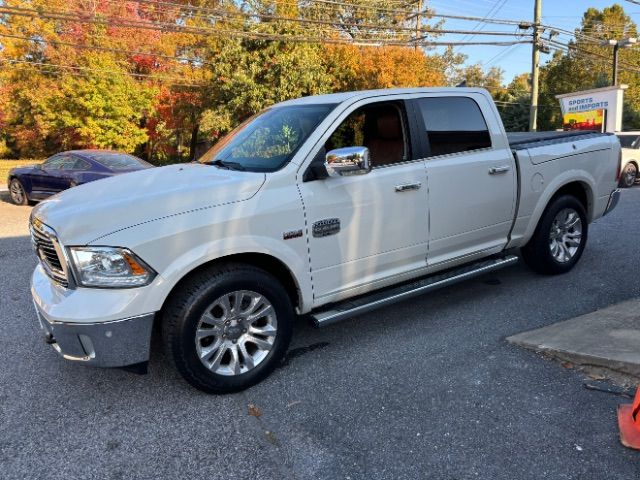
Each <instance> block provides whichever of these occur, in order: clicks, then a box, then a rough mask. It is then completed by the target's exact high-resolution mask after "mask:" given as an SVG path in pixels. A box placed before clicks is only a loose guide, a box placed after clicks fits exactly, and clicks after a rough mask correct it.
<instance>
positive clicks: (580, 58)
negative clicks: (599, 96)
mask: <svg viewBox="0 0 640 480" xmlns="http://www.w3.org/2000/svg"><path fill="white" fill-rule="evenodd" d="M576 33H577V36H576V40H575V41H573V42H571V43H570V44H569V51H568V53H564V52H562V51H557V52H556V53H555V54H554V55H553V57H552V59H551V61H550V62H549V63H548V64H547V65H545V66H544V67H543V68H542V69H541V86H540V87H541V88H540V90H541V102H540V103H541V104H542V105H546V106H551V108H543V109H541V111H540V115H539V122H540V126H541V127H543V128H546V129H553V128H558V127H559V126H560V125H561V123H562V118H561V112H560V107H559V105H558V101H557V100H556V98H555V95H557V94H561V93H569V92H575V91H579V90H587V89H591V88H597V87H603V86H606V85H610V84H611V69H612V61H613V52H612V50H611V47H606V46H602V45H601V44H600V42H601V41H602V40H610V39H616V40H619V39H623V38H626V37H637V34H638V33H637V26H636V24H635V23H634V22H633V21H632V20H631V18H630V17H629V16H628V15H627V14H626V13H625V11H624V9H623V8H622V7H621V6H620V5H618V4H615V5H613V6H611V7H606V8H604V9H603V10H598V9H595V8H589V9H587V11H586V12H585V13H584V15H583V17H582V24H581V27H580V28H579V29H577V30H576ZM619 65H620V76H619V77H620V78H619V82H620V83H622V84H627V85H629V89H628V90H627V91H626V92H625V110H626V112H625V116H624V123H623V127H625V128H640V123H639V122H638V114H637V112H639V111H640V55H638V52H637V50H635V49H621V50H620V63H619Z"/></svg>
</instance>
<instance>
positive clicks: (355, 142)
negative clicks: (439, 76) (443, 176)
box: [325, 103, 410, 167]
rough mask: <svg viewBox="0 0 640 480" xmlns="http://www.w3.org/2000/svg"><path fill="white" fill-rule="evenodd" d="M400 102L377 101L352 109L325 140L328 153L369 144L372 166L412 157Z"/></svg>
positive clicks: (397, 161) (402, 160)
mask: <svg viewBox="0 0 640 480" xmlns="http://www.w3.org/2000/svg"><path fill="white" fill-rule="evenodd" d="M403 117H404V115H403V110H402V106H401V105H400V104H396V103H377V104H373V105H366V106H364V107H361V108H359V109H357V110H355V111H354V112H352V113H351V114H350V115H349V116H348V117H347V118H346V119H345V120H344V121H343V122H342V123H341V124H340V126H339V127H338V128H336V130H335V131H334V132H333V133H332V134H331V136H330V137H329V139H328V140H327V142H326V143H325V151H326V152H329V151H330V150H334V149H336V148H343V147H359V146H363V147H367V148H368V149H369V153H370V154H371V164H372V166H373V167H381V166H383V165H390V164H394V163H400V162H404V161H407V160H409V159H410V155H409V148H408V141H407V136H406V134H405V128H404V120H403Z"/></svg>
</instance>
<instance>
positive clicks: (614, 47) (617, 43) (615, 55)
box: [611, 42, 620, 87]
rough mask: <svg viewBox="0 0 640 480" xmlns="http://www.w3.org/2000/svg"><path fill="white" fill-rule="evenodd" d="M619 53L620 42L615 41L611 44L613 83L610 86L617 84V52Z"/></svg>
mask: <svg viewBox="0 0 640 480" xmlns="http://www.w3.org/2000/svg"><path fill="white" fill-rule="evenodd" d="M619 53H620V42H616V44H615V45H614V46H613V72H612V74H611V79H612V81H613V83H612V84H611V85H612V86H614V87H615V86H616V85H618V54H619Z"/></svg>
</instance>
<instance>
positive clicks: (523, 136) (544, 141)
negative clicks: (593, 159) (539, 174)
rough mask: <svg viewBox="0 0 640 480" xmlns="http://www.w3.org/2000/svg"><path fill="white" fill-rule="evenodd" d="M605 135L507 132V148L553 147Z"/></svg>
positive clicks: (593, 132)
mask: <svg viewBox="0 0 640 480" xmlns="http://www.w3.org/2000/svg"><path fill="white" fill-rule="evenodd" d="M602 135H607V134H606V133H600V132H595V131H576V130H573V131H568V132H508V133H507V140H508V141H509V146H511V148H512V149H514V150H522V149H525V148H532V147H541V146H543V145H554V144H558V143H565V142H572V141H575V140H582V139H585V138H592V137H599V136H602Z"/></svg>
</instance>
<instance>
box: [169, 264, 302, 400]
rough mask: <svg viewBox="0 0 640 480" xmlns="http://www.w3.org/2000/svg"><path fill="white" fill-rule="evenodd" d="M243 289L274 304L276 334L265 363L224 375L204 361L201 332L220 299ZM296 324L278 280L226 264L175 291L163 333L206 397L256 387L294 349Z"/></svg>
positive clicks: (188, 376) (180, 365)
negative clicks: (198, 340) (199, 346)
mask: <svg viewBox="0 0 640 480" xmlns="http://www.w3.org/2000/svg"><path fill="white" fill-rule="evenodd" d="M239 290H250V291H253V292H256V293H258V294H260V295H262V296H263V297H264V298H265V299H267V300H268V301H269V302H270V303H271V305H272V306H273V310H274V311H275V315H276V317H277V331H276V334H275V339H274V341H273V345H272V347H271V350H270V351H269V353H268V354H267V355H266V357H264V360H262V361H261V362H260V363H258V364H257V365H256V366H255V367H253V368H252V369H250V370H248V371H246V372H244V373H239V374H236V375H231V376H227V375H221V374H217V373H215V372H213V371H211V370H209V369H208V368H207V367H205V365H204V364H203V363H202V362H201V361H200V358H199V357H198V353H197V350H196V340H195V338H196V331H197V328H198V323H199V321H200V319H201V317H202V315H203V314H204V313H205V311H206V310H207V308H208V307H209V306H210V305H211V304H212V303H213V302H215V301H216V299H219V298H220V297H221V296H224V295H226V294H230V293H231V292H235V291H239ZM293 321H294V311H293V307H292V305H291V300H290V298H289V296H288V295H287V292H286V291H285V289H284V288H283V287H282V285H281V284H280V282H278V280H276V278H274V277H273V276H272V275H271V274H269V273H267V272H265V271H264V270H261V269H259V268H255V267H252V266H250V265H244V264H227V265H222V266H216V267H212V268H209V269H206V270H203V271H201V272H198V273H196V274H194V275H193V276H192V277H191V278H189V279H188V280H186V282H185V283H184V284H183V285H181V286H180V287H179V289H178V291H176V292H174V293H172V295H171V297H170V299H169V300H168V302H167V304H166V306H165V308H164V310H163V315H162V332H163V338H164V343H165V347H166V348H167V350H168V351H169V352H170V353H171V355H172V356H173V360H174V362H175V365H176V368H177V369H178V371H179V372H180V374H181V375H182V376H183V377H184V379H185V380H186V381H187V382H189V383H190V384H191V385H193V386H194V387H196V388H197V389H199V390H202V391H204V392H207V393H232V392H238V391H241V390H244V389H246V388H249V387H251V386H252V385H255V384H256V383H258V382H260V381H262V380H263V379H265V378H266V377H267V376H268V375H269V374H270V373H271V372H272V371H273V369H274V368H276V366H277V365H278V364H279V363H280V362H281V360H282V359H283V357H284V355H285V354H286V351H287V348H288V347H289V342H290V341H291V333H292V328H293ZM234 343H235V342H234ZM239 343H240V342H239Z"/></svg>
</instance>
